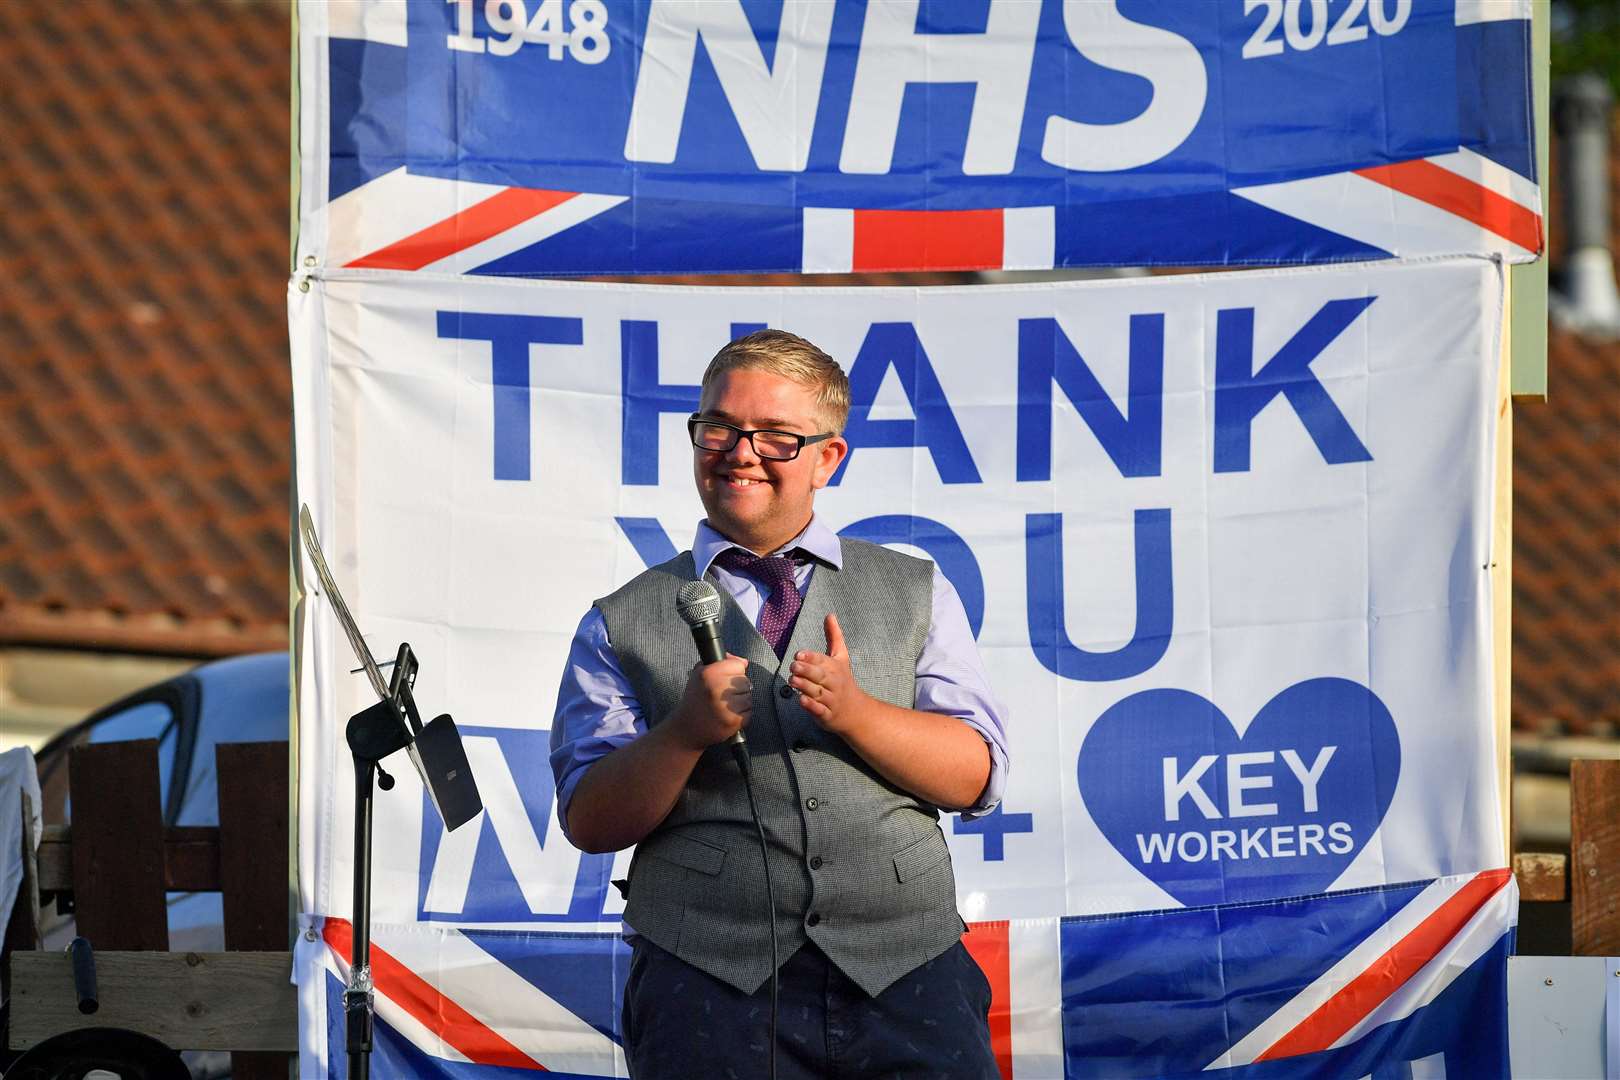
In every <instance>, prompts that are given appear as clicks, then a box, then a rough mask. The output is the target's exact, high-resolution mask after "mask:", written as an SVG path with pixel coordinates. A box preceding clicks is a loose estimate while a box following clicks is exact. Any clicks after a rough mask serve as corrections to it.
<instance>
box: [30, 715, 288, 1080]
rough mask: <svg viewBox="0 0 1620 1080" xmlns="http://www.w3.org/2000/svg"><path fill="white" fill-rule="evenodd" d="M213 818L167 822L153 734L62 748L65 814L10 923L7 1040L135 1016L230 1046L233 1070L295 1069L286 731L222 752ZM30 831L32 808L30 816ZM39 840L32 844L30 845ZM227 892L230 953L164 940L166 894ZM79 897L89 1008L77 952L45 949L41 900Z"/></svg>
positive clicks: (170, 1032)
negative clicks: (68, 809)
mask: <svg viewBox="0 0 1620 1080" xmlns="http://www.w3.org/2000/svg"><path fill="white" fill-rule="evenodd" d="M215 765H216V768H217V772H218V778H219V825H218V827H208V828H184V827H176V828H165V827H164V825H163V816H162V808H161V805H162V804H161V803H160V801H159V795H158V792H159V785H158V748H157V743H156V742H153V741H151V740H145V741H139V742H118V743H102V744H96V745H86V746H79V747H75V748H74V749H73V750H71V751H70V752H69V758H68V783H69V790H70V791H71V793H72V800H73V801H72V806H73V823H72V825H71V826H61V825H58V826H48V827H47V828H46V830H45V834H44V836H43V837H41V838H40V843H39V849H38V857H37V860H36V859H31V858H27V857H26V855H25V875H26V876H25V880H24V883H23V889H22V893H21V895H19V897H18V902H17V904H16V908H15V911H14V913H13V915H12V919H11V922H10V925H9V926H7V928H6V933H5V939H4V940H5V951H6V953H7V954H8V956H9V963H8V964H4V965H0V977H4V979H5V981H6V982H7V983H9V987H8V990H9V992H8V993H7V994H6V996H7V998H8V1000H10V1001H11V1003H12V1005H11V1030H10V1040H9V1041H10V1046H11V1048H12V1049H14V1050H22V1049H27V1048H28V1047H31V1046H34V1045H36V1044H37V1043H39V1042H41V1041H43V1040H44V1039H47V1038H50V1037H51V1036H53V1035H57V1034H60V1033H62V1032H65V1031H70V1030H74V1029H77V1028H84V1027H114V1028H127V1029H130V1030H133V1031H139V1032H142V1033H144V1034H146V1035H150V1036H152V1037H153V1038H156V1039H158V1040H160V1041H162V1042H163V1043H165V1044H167V1045H168V1046H171V1047H173V1048H175V1049H177V1050H229V1051H231V1052H232V1075H233V1076H234V1077H236V1078H237V1080H260V1078H272V1077H273V1078H275V1080H285V1078H286V1077H287V1076H288V1075H289V1066H290V1064H291V1061H292V1058H291V1054H293V1053H294V1052H296V1050H297V1046H298V1011H297V998H296V994H295V991H294V988H293V986H292V985H291V983H290V979H291V975H292V954H291V952H290V951H289V949H288V946H289V942H290V934H291V924H290V920H289V912H290V910H291V903H290V897H289V889H288V879H289V875H288V870H287V863H288V843H287V840H288V837H287V823H288V818H289V814H288V800H287V796H288V786H287V744H286V743H285V742H273V743H228V744H221V745H219V746H218V747H216V749H215ZM23 821H24V828H25V829H27V828H28V827H29V815H28V814H27V813H25V814H24V815H23ZM32 848H33V845H32V844H31V843H30V844H25V845H24V851H25V853H27V852H31V851H32ZM171 891H178V892H219V893H221V894H222V898H223V906H224V938H225V948H226V950H227V951H226V952H222V953H194V952H170V951H169V924H168V903H167V894H168V893H169V892H171ZM52 903H55V904H58V905H59V906H71V909H72V910H73V913H74V916H75V918H76V920H77V933H78V935H79V936H81V937H84V938H86V939H87V940H88V941H89V942H90V944H91V947H92V948H93V949H94V950H95V964H96V981H97V987H98V991H99V994H98V997H99V1002H100V1009H99V1011H97V1012H96V1013H95V1014H94V1015H92V1016H85V1015H82V1014H81V1013H80V1012H79V1010H78V1007H77V998H76V996H75V993H74V984H73V975H72V968H71V964H70V961H69V958H68V956H67V955H66V954H65V953H63V952H60V951H56V950H52V951H50V952H46V951H42V950H41V949H40V948H39V944H40V941H39V933H40V928H41V923H42V920H41V904H52Z"/></svg>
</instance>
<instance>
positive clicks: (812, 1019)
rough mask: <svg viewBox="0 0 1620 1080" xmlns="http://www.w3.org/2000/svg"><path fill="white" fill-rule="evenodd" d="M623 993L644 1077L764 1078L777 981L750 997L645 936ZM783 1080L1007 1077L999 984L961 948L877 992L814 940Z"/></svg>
mask: <svg viewBox="0 0 1620 1080" xmlns="http://www.w3.org/2000/svg"><path fill="white" fill-rule="evenodd" d="M634 950H635V951H634V955H633V956H632V958H631V961H630V975H629V979H628V980H627V982H626V983H625V988H624V1047H625V1054H626V1056H627V1057H628V1058H629V1063H630V1075H631V1076H632V1077H634V1078H635V1080H710V1078H714V1080H764V1078H765V1077H766V1076H767V1075H768V1069H769V1058H768V1057H767V1054H768V1052H769V1047H768V1045H767V1044H768V1041H769V1039H768V1033H769V1030H770V1014H771V984H770V983H769V981H767V982H766V983H765V985H764V986H762V987H760V988H759V990H757V991H755V992H754V993H752V994H745V993H743V992H742V991H741V990H738V989H737V988H736V987H734V986H732V985H730V984H729V983H724V982H721V981H720V980H719V979H716V978H714V977H713V976H711V975H707V974H705V973H703V972H701V971H699V970H698V969H697V968H695V967H692V966H691V965H690V964H688V963H686V962H685V961H683V960H680V959H677V958H676V957H675V956H674V955H672V954H670V953H668V952H666V951H664V950H663V949H660V948H659V947H658V946H656V945H654V944H652V943H651V942H649V941H646V940H645V939H642V938H637V939H636V941H635V943H634ZM780 975H781V987H780V990H779V992H778V998H777V1002H778V1005H777V1034H776V1042H777V1047H776V1075H777V1077H778V1080H879V1078H882V1080H890V1078H891V1077H892V1078H903V1080H925V1078H927V1080H934V1078H939V1080H998V1078H999V1077H1000V1075H1001V1074H1000V1072H999V1071H998V1070H997V1067H996V1059H995V1055H994V1054H993V1053H992V1052H991V1050H990V1027H989V1022H988V1017H989V1013H990V984H989V982H988V981H987V980H986V979H985V977H984V973H983V972H982V971H980V970H979V965H978V964H976V963H974V962H973V958H972V957H971V956H969V955H968V951H967V949H966V948H965V947H964V946H963V945H962V943H961V942H957V943H956V944H955V945H953V946H951V947H950V948H949V949H947V950H946V951H945V952H944V953H942V954H940V955H939V956H938V957H936V958H934V959H933V960H930V961H928V962H927V963H926V964H923V965H922V966H921V967H918V968H917V969H916V970H914V971H912V972H911V973H910V974H908V975H906V976H905V977H904V978H902V979H900V980H899V981H898V982H896V983H894V984H893V985H892V986H890V987H888V988H887V989H885V990H884V991H883V992H882V993H881V994H879V995H877V996H876V997H870V996H868V995H867V994H866V992H865V991H863V990H862V989H861V988H860V987H859V986H856V985H855V984H854V983H853V982H851V981H850V980H849V978H848V977H847V976H845V975H844V973H843V972H841V971H839V970H838V968H837V967H836V966H835V965H834V964H833V963H832V962H831V961H830V960H828V959H827V956H826V954H825V953H823V952H822V951H821V950H820V949H818V948H817V947H816V946H815V945H814V944H806V945H804V946H803V947H802V948H800V949H799V951H798V952H796V953H794V954H793V955H792V956H791V957H789V958H788V961H787V963H785V964H783V965H782V968H781V972H780Z"/></svg>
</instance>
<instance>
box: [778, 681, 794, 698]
mask: <svg viewBox="0 0 1620 1080" xmlns="http://www.w3.org/2000/svg"><path fill="white" fill-rule="evenodd" d="M777 693H778V694H781V695H782V696H783V697H784V698H790V697H792V696H793V693H794V690H793V687H791V686H789V685H788V684H787V683H783V684H782V689H780V690H778V691H777Z"/></svg>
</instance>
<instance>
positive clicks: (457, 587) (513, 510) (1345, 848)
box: [290, 259, 1503, 931]
mask: <svg viewBox="0 0 1620 1080" xmlns="http://www.w3.org/2000/svg"><path fill="white" fill-rule="evenodd" d="M306 283H307V285H308V288H307V291H305V288H304V286H305V284H306ZM1501 305H1502V275H1501V270H1500V268H1499V267H1498V266H1497V265H1496V264H1494V263H1492V262H1488V261H1484V260H1472V259H1465V260H1446V261H1435V262H1423V263H1406V264H1383V265H1361V266H1347V267H1335V268H1324V269H1312V270H1300V271H1276V272H1274V271H1261V272H1251V273H1238V274H1225V275H1209V276H1200V277H1164V278H1153V279H1146V280H1142V279H1137V280H1130V281H1107V282H1088V283H1075V284H1041V285H1028V286H976V287H968V288H943V289H905V288H833V289H816V288H782V289H774V288H773V289H737V288H718V287H716V288H708V287H654V286H630V285H611V284H588V283H558V282H546V281H531V280H523V281H506V280H492V279H488V278H482V279H469V278H453V277H444V276H434V275H430V274H425V273H424V274H418V275H415V276H413V277H412V278H410V279H409V280H402V279H398V278H388V277H379V276H370V275H368V274H367V273H366V272H364V271H348V272H345V271H330V272H324V271H323V272H322V273H321V274H320V276H318V277H301V278H299V279H297V280H295V282H294V288H293V291H292V292H291V293H290V310H291V329H292V342H293V366H294V377H295V406H296V409H295V411H296V441H297V449H298V477H297V480H298V490H299V497H300V499H301V500H302V501H304V502H306V503H308V504H309V506H310V508H311V510H312V512H313V514H314V518H315V522H316V525H317V528H318V531H319V534H320V537H321V540H322V543H323V546H324V547H325V550H326V554H327V558H328V560H329V562H330V563H331V566H332V568H333V572H334V574H335V575H336V577H337V580H338V583H339V585H340V586H341V588H342V589H343V592H344V595H345V598H346V599H347V601H348V603H349V605H350V606H351V607H352V609H353V610H354V612H355V615H356V617H357V618H358V620H359V622H360V625H361V627H362V629H363V630H364V632H365V633H366V635H367V637H368V640H369V641H370V643H371V648H372V652H373V653H374V654H375V655H376V656H377V657H378V658H379V659H387V658H391V657H392V656H393V654H394V651H395V649H396V647H397V646H398V644H399V642H401V641H408V642H410V643H411V645H412V646H413V648H414V649H415V651H416V652H417V654H418V655H419V657H420V659H421V663H422V671H421V678H420V680H419V681H418V683H417V686H416V696H417V699H418V701H419V702H420V703H421V705H422V709H423V712H424V714H425V716H430V715H432V714H434V713H437V712H441V711H448V712H451V713H452V714H453V715H454V717H455V720H456V722H457V724H458V726H459V727H460V729H461V731H462V734H463V737H464V740H465V743H466V747H467V751H468V756H469V760H470V762H471V764H472V767H473V771H474V773H475V775H476V777H477V780H478V784H479V788H480V790H481V792H482V795H483V798H484V801H485V804H486V812H485V814H484V816H483V817H482V818H480V819H475V820H474V821H473V822H472V823H470V824H468V825H467V826H466V827H465V828H463V829H460V830H457V831H456V832H455V833H452V834H448V835H446V834H444V832H443V829H442V827H441V826H440V825H439V824H438V822H437V820H436V819H435V818H434V815H433V813H432V810H431V806H430V805H429V804H427V803H426V802H425V800H424V798H423V796H422V794H421V791H420V788H419V785H418V783H417V781H416V778H415V777H414V776H413V775H410V773H409V769H408V767H407V766H406V765H405V764H404V761H403V759H399V761H398V762H397V764H396V763H395V762H392V761H391V762H390V763H389V766H390V767H391V768H392V770H393V771H394V774H395V775H396V776H397V777H398V778H399V780H400V783H399V785H398V787H397V788H395V789H394V790H393V791H390V792H386V793H379V796H378V799H377V813H376V841H375V855H374V859H375V862H374V871H373V881H374V893H373V914H374V917H375V918H376V919H377V920H378V922H379V923H391V924H410V923H435V924H439V925H440V926H442V927H445V928H451V927H456V928H479V927H485V928H488V927H510V928H522V929H531V930H558V929H589V930H597V931H602V930H611V929H613V928H614V927H615V926H616V925H617V921H618V915H619V912H620V911H621V910H622V904H621V902H620V901H619V899H618V896H617V893H616V892H615V891H613V890H611V889H610V888H609V887H608V884H607V883H608V880H609V879H610V878H612V877H620V876H623V870H624V866H625V863H626V861H627V860H626V857H625V856H624V855H623V854H621V855H620V856H619V857H618V858H617V859H613V858H610V857H607V856H581V855H580V853H579V852H577V851H575V850H574V849H573V848H572V847H571V846H570V845H569V844H568V842H567V841H566V840H565V839H564V838H563V837H562V835H561V832H560V830H559V829H558V827H557V824H556V821H555V817H554V815H555V808H554V806H553V799H552V794H551V786H552V781H551V775H550V771H549V768H548V766H547V760H546V756H547V750H548V747H547V729H548V728H549V726H550V722H551V713H552V707H553V703H554V700H555V693H556V689H557V685H558V680H559V675H560V671H561V667H562V662H563V658H564V656H565V653H566V650H567V647H568V642H569V639H570V637H571V635H572V633H573V630H574V628H575V626H576V624H577V623H578V621H579V619H580V617H581V616H582V615H583V613H584V612H585V611H586V609H587V607H588V606H589V605H590V603H591V602H592V600H593V599H595V598H596V597H599V596H602V595H604V594H606V593H608V592H610V591H611V590H612V589H614V588H615V587H617V586H618V585H619V584H621V583H622V582H624V581H626V580H628V579H629V578H630V577H631V576H633V575H634V574H635V573H636V572H638V571H639V570H640V569H641V568H642V567H643V566H645V565H647V564H649V563H651V562H657V561H660V560H661V559H662V558H664V557H667V555H668V554H671V553H673V552H674V551H677V550H680V549H682V548H685V547H687V546H688V545H689V543H690V541H691V537H692V533H693V529H694V526H695V524H696V522H697V520H698V519H699V517H700V516H701V508H700V506H699V503H698V500H697V498H696V497H695V493H694V491H693V485H692V480H691V475H690V453H691V451H690V447H689V445H688V444H687V441H686V433H685V428H684V421H685V417H686V414H687V413H688V412H690V411H691V410H692V409H693V407H694V406H695V401H696V384H697V383H698V380H699V378H700V376H701V374H702V371H703V368H704V366H705V364H706V362H707V360H708V358H709V357H710V356H711V355H712V354H713V353H714V352H715V350H716V349H717V348H718V347H719V346H720V345H721V344H723V343H724V342H725V341H727V340H729V339H730V338H731V337H732V336H734V335H735V334H736V333H739V332H743V331H745V330H748V329H753V328H756V327H758V326H761V325H770V326H774V327H781V328H784V329H788V330H792V331H794V332H796V333H799V334H802V335H804V336H806V337H808V338H810V339H811V340H813V341H815V342H816V343H817V344H819V345H821V346H822V347H823V348H824V349H826V350H827V351H828V352H829V353H831V354H832V355H833V356H834V357H835V358H837V359H839V360H840V362H841V363H843V364H844V366H845V368H846V370H849V371H850V373H851V379H852V384H853V392H854V397H855V409H854V411H853V413H852V416H851V425H850V429H849V432H848V434H849V436H850V441H851V443H852V445H853V451H852V453H851V456H850V459H849V464H848V466H847V468H846V470H845V471H844V472H843V474H842V475H841V476H840V477H838V482H837V484H836V485H835V486H833V487H830V488H828V489H827V490H825V491H823V492H821V493H820V495H819V497H818V501H817V508H818V513H819V514H820V515H821V517H822V518H823V520H825V521H826V522H827V523H829V524H830V525H831V526H832V527H833V528H834V529H836V530H840V531H843V532H845V533H846V534H847V535H852V536H861V537H866V538H869V539H877V540H880V541H883V542H890V543H895V544H898V545H901V546H902V547H904V548H905V550H911V551H914V552H916V553H919V554H923V555H926V556H928V557H931V558H934V559H935V560H936V561H937V562H938V563H939V564H940V566H941V568H942V569H943V570H944V571H945V572H946V573H947V575H948V576H950V578H951V580H952V582H953V584H954V585H955V586H956V589H957V591H958V592H959V593H960V594H961V595H962V597H963V599H964V604H965V606H966V608H967V611H968V615H969V619H970V622H971V623H972V624H973V625H974V627H975V629H976V630H977V631H978V639H979V647H980V650H981V652H982V654H983V657H984V660H985V663H986V667H987V669H988V671H989V674H990V678H991V682H992V685H993V687H994V688H995V690H996V692H997V694H998V695H999V696H1000V697H1001V699H1002V700H1003V701H1004V703H1005V705H1006V707H1007V712H1008V714H1009V716H1010V722H1009V736H1010V745H1011V761H1012V769H1011V774H1010V781H1009V783H1008V786H1007V794H1006V798H1005V801H1004V803H1003V805H1002V808H1001V809H1000V811H999V812H998V813H996V814H994V815H992V816H990V817H988V818H984V819H980V820H978V821H975V822H967V823H964V822H961V821H960V820H959V819H956V818H949V819H945V820H943V821H942V826H943V828H944V831H945V834H946V837H947V839H948V840H949V842H950V845H951V848H952V853H953V855H954V859H955V866H956V874H957V881H958V886H959V892H960V902H961V907H962V910H963V914H964V916H965V917H966V918H968V919H969V920H970V921H982V920H991V919H1015V920H1017V919H1031V918H1049V917H1053V916H1059V915H1086V914H1096V913H1104V912H1128V911H1144V910H1157V909H1165V908H1176V907H1184V906H1185V907H1191V906H1197V905H1203V904H1214V903H1232V902H1239V901H1263V900H1268V899H1275V898H1278V897H1285V896H1298V895H1305V894H1316V893H1323V892H1328V891H1342V890H1348V889H1353V888H1358V887H1363V886H1374V885H1383V884H1388V883H1396V882H1409V881H1418V880H1423V879H1432V878H1437V877H1445V876H1448V875H1457V874H1470V873H1473V872H1475V871H1479V870H1482V869H1485V868H1489V867H1495V866H1499V865H1500V864H1501V863H1502V861H1503V839H1502V836H1501V824H1500V822H1501V818H1500V813H1499V805H1498V793H1497V782H1496V771H1495V758H1494V753H1493V736H1492V724H1491V719H1492V701H1491V679H1490V659H1491V653H1490V637H1489V630H1490V625H1491V619H1490V592H1489V587H1488V583H1487V577H1486V567H1487V566H1488V564H1489V563H1490V561H1491V558H1492V555H1491V551H1490V547H1489V545H1490V538H1491V530H1490V521H1491V491H1492V487H1491V462H1492V443H1493V439H1494V430H1495V415H1494V409H1493V402H1494V389H1495V379H1496V372H1497V356H1498V348H1499V343H1498V333H1499V327H1500V325H1501ZM308 611H309V618H308V619H307V620H306V622H305V626H304V631H303V636H302V639H301V641H300V642H299V647H300V648H301V649H302V653H303V664H302V665H301V670H302V672H303V678H304V685H303V686H302V688H301V696H300V701H301V708H302V715H301V717H300V727H299V742H298V746H299V755H300V773H299V775H300V791H299V800H300V857H299V864H300V890H301V891H300V901H301V904H302V907H303V910H304V911H305V912H308V913H312V914H314V915H322V916H333V917H337V918H348V917H349V916H350V914H351V913H350V910H349V909H350V887H351V869H350V867H351V860H350V845H351V842H352V807H351V802H352V798H353V794H352V772H351V767H350V761H349V756H348V751H347V749H346V747H345V744H344V741H343V727H344V723H345V722H346V720H347V718H348V717H349V716H350V715H351V714H352V713H354V712H357V711H358V710H360V709H361V708H363V707H365V706H367V705H369V704H371V702H372V700H373V699H372V696H371V690H370V689H369V686H368V684H367V682H366V681H365V679H364V677H363V676H361V675H356V674H352V673H351V669H353V668H355V667H356V666H357V664H356V663H355V661H354V658H353V657H352V656H351V655H350V653H349V649H348V645H347V642H346V641H345V640H344V639H343V636H342V634H341V632H340V631H339V630H338V628H337V625H336V623H335V621H334V620H333V617H332V613H331V610H330V607H329V606H328V604H327V601H326V598H325V597H324V596H318V595H312V596H311V597H310V598H309V605H308Z"/></svg>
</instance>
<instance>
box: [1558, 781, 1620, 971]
mask: <svg viewBox="0 0 1620 1080" xmlns="http://www.w3.org/2000/svg"><path fill="white" fill-rule="evenodd" d="M1569 804H1570V821H1569V825H1570V835H1569V854H1570V899H1571V901H1572V903H1571V912H1570V924H1571V925H1570V951H1571V952H1572V953H1573V954H1574V955H1576V956H1614V955H1616V954H1620V761H1572V762H1570V766H1569Z"/></svg>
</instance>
